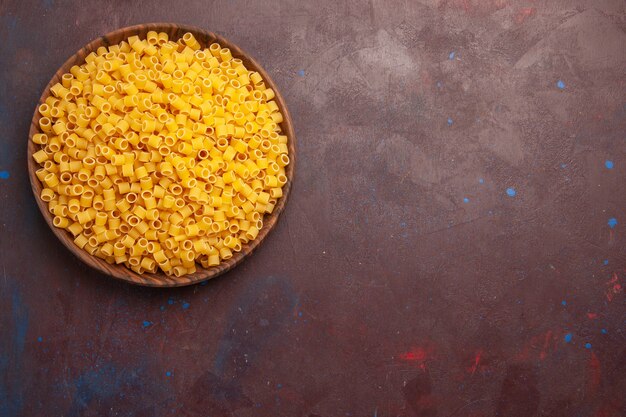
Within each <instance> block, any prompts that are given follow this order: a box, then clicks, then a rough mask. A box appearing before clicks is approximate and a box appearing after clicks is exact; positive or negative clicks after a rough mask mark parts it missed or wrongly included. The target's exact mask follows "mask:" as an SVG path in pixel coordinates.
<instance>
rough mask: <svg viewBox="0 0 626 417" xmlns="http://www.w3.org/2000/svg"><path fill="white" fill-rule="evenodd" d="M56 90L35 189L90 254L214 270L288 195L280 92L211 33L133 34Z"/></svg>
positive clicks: (169, 268)
mask: <svg viewBox="0 0 626 417" xmlns="http://www.w3.org/2000/svg"><path fill="white" fill-rule="evenodd" d="M50 90H51V93H52V94H51V95H50V96H49V97H48V98H47V99H46V101H45V103H43V104H41V105H40V106H39V109H38V111H39V113H41V116H42V117H41V118H40V120H39V126H40V128H41V131H42V133H38V134H35V135H34V136H33V142H35V143H36V144H39V145H41V149H40V150H38V151H37V152H35V153H34V154H33V158H34V159H35V161H36V162H37V163H38V164H40V165H41V168H40V169H38V170H37V172H36V175H37V177H38V178H39V180H40V181H41V182H42V184H43V187H44V188H43V190H42V192H41V199H42V200H43V201H45V202H47V203H48V208H49V210H50V212H51V213H52V214H53V215H54V220H53V224H54V226H56V227H58V228H62V229H66V230H67V231H69V232H70V233H71V234H72V235H73V237H74V242H75V244H76V245H77V246H78V247H80V248H82V249H84V250H86V251H87V252H88V253H90V254H91V255H95V256H98V257H100V258H102V259H104V260H106V261H107V262H109V263H116V264H121V263H123V264H125V265H126V266H127V267H128V268H131V269H132V270H133V271H135V272H137V273H140V274H141V273H144V272H151V273H154V272H156V271H157V270H158V269H159V268H160V269H161V270H162V271H163V272H165V273H166V274H168V275H175V276H177V277H178V276H181V275H184V274H189V273H193V272H195V271H196V262H198V263H200V264H201V265H202V266H203V267H204V268H208V267H212V266H216V265H219V264H220V263H221V262H222V260H227V259H229V258H231V257H232V256H233V252H238V251H240V250H241V248H242V245H243V244H245V243H247V242H249V241H252V240H253V239H255V238H256V237H257V235H258V233H259V231H260V230H261V228H262V227H263V215H264V214H266V213H271V212H272V211H273V209H274V207H275V204H276V202H277V200H278V199H279V198H280V197H281V196H282V194H283V192H282V187H283V185H285V183H286V182H287V177H286V174H285V166H286V165H287V164H289V155H288V148H287V136H285V135H283V134H281V129H280V126H279V124H280V123H281V122H282V120H283V116H282V114H281V112H280V110H279V108H278V105H277V104H276V102H275V101H273V100H272V99H273V98H274V91H273V90H272V89H271V88H267V87H266V86H265V84H264V82H263V78H262V77H261V75H260V74H259V73H258V72H254V71H250V70H248V69H246V67H245V66H244V64H243V63H242V61H241V60H240V59H236V58H233V57H232V55H231V52H230V50H229V49H228V48H222V47H221V46H220V45H219V44H217V43H213V44H212V45H210V46H209V48H207V49H203V48H202V47H201V45H200V44H199V42H198V41H197V40H196V39H195V38H194V36H193V35H192V34H191V33H186V34H185V35H184V36H183V37H182V38H181V39H179V40H178V41H176V42H174V41H171V40H169V39H168V35H167V34H166V33H156V32H154V31H151V32H149V33H148V34H147V39H139V38H138V37H137V36H131V37H130V38H128V40H127V41H124V42H121V43H120V44H119V45H113V46H110V47H109V48H105V47H100V48H98V50H97V51H96V52H92V53H91V54H89V55H88V56H87V57H86V58H85V63H84V64H83V65H80V66H73V67H72V68H71V69H70V72H69V73H66V74H63V76H62V78H61V82H60V83H57V84H55V85H54V86H52V87H51V89H50Z"/></svg>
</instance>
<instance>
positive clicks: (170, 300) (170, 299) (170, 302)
mask: <svg viewBox="0 0 626 417" xmlns="http://www.w3.org/2000/svg"><path fill="white" fill-rule="evenodd" d="M167 303H168V304H169V305H172V304H174V299H173V298H172V297H170V298H169V299H168V300H167Z"/></svg>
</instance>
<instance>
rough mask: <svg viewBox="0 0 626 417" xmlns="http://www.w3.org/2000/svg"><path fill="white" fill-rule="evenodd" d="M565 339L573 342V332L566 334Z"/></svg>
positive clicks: (567, 341)
mask: <svg viewBox="0 0 626 417" xmlns="http://www.w3.org/2000/svg"><path fill="white" fill-rule="evenodd" d="M563 339H564V340H565V342H566V343H569V342H571V341H572V334H571V333H568V334H566V335H565V337H564V338H563Z"/></svg>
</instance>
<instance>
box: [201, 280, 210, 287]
mask: <svg viewBox="0 0 626 417" xmlns="http://www.w3.org/2000/svg"><path fill="white" fill-rule="evenodd" d="M208 283H209V281H202V282H201V283H200V285H202V286H203V287H204V286H205V285H207V284H208Z"/></svg>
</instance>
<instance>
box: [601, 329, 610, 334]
mask: <svg viewBox="0 0 626 417" xmlns="http://www.w3.org/2000/svg"><path fill="white" fill-rule="evenodd" d="M600 331H601V332H602V334H607V333H608V331H607V330H606V329H602V330H600Z"/></svg>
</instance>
